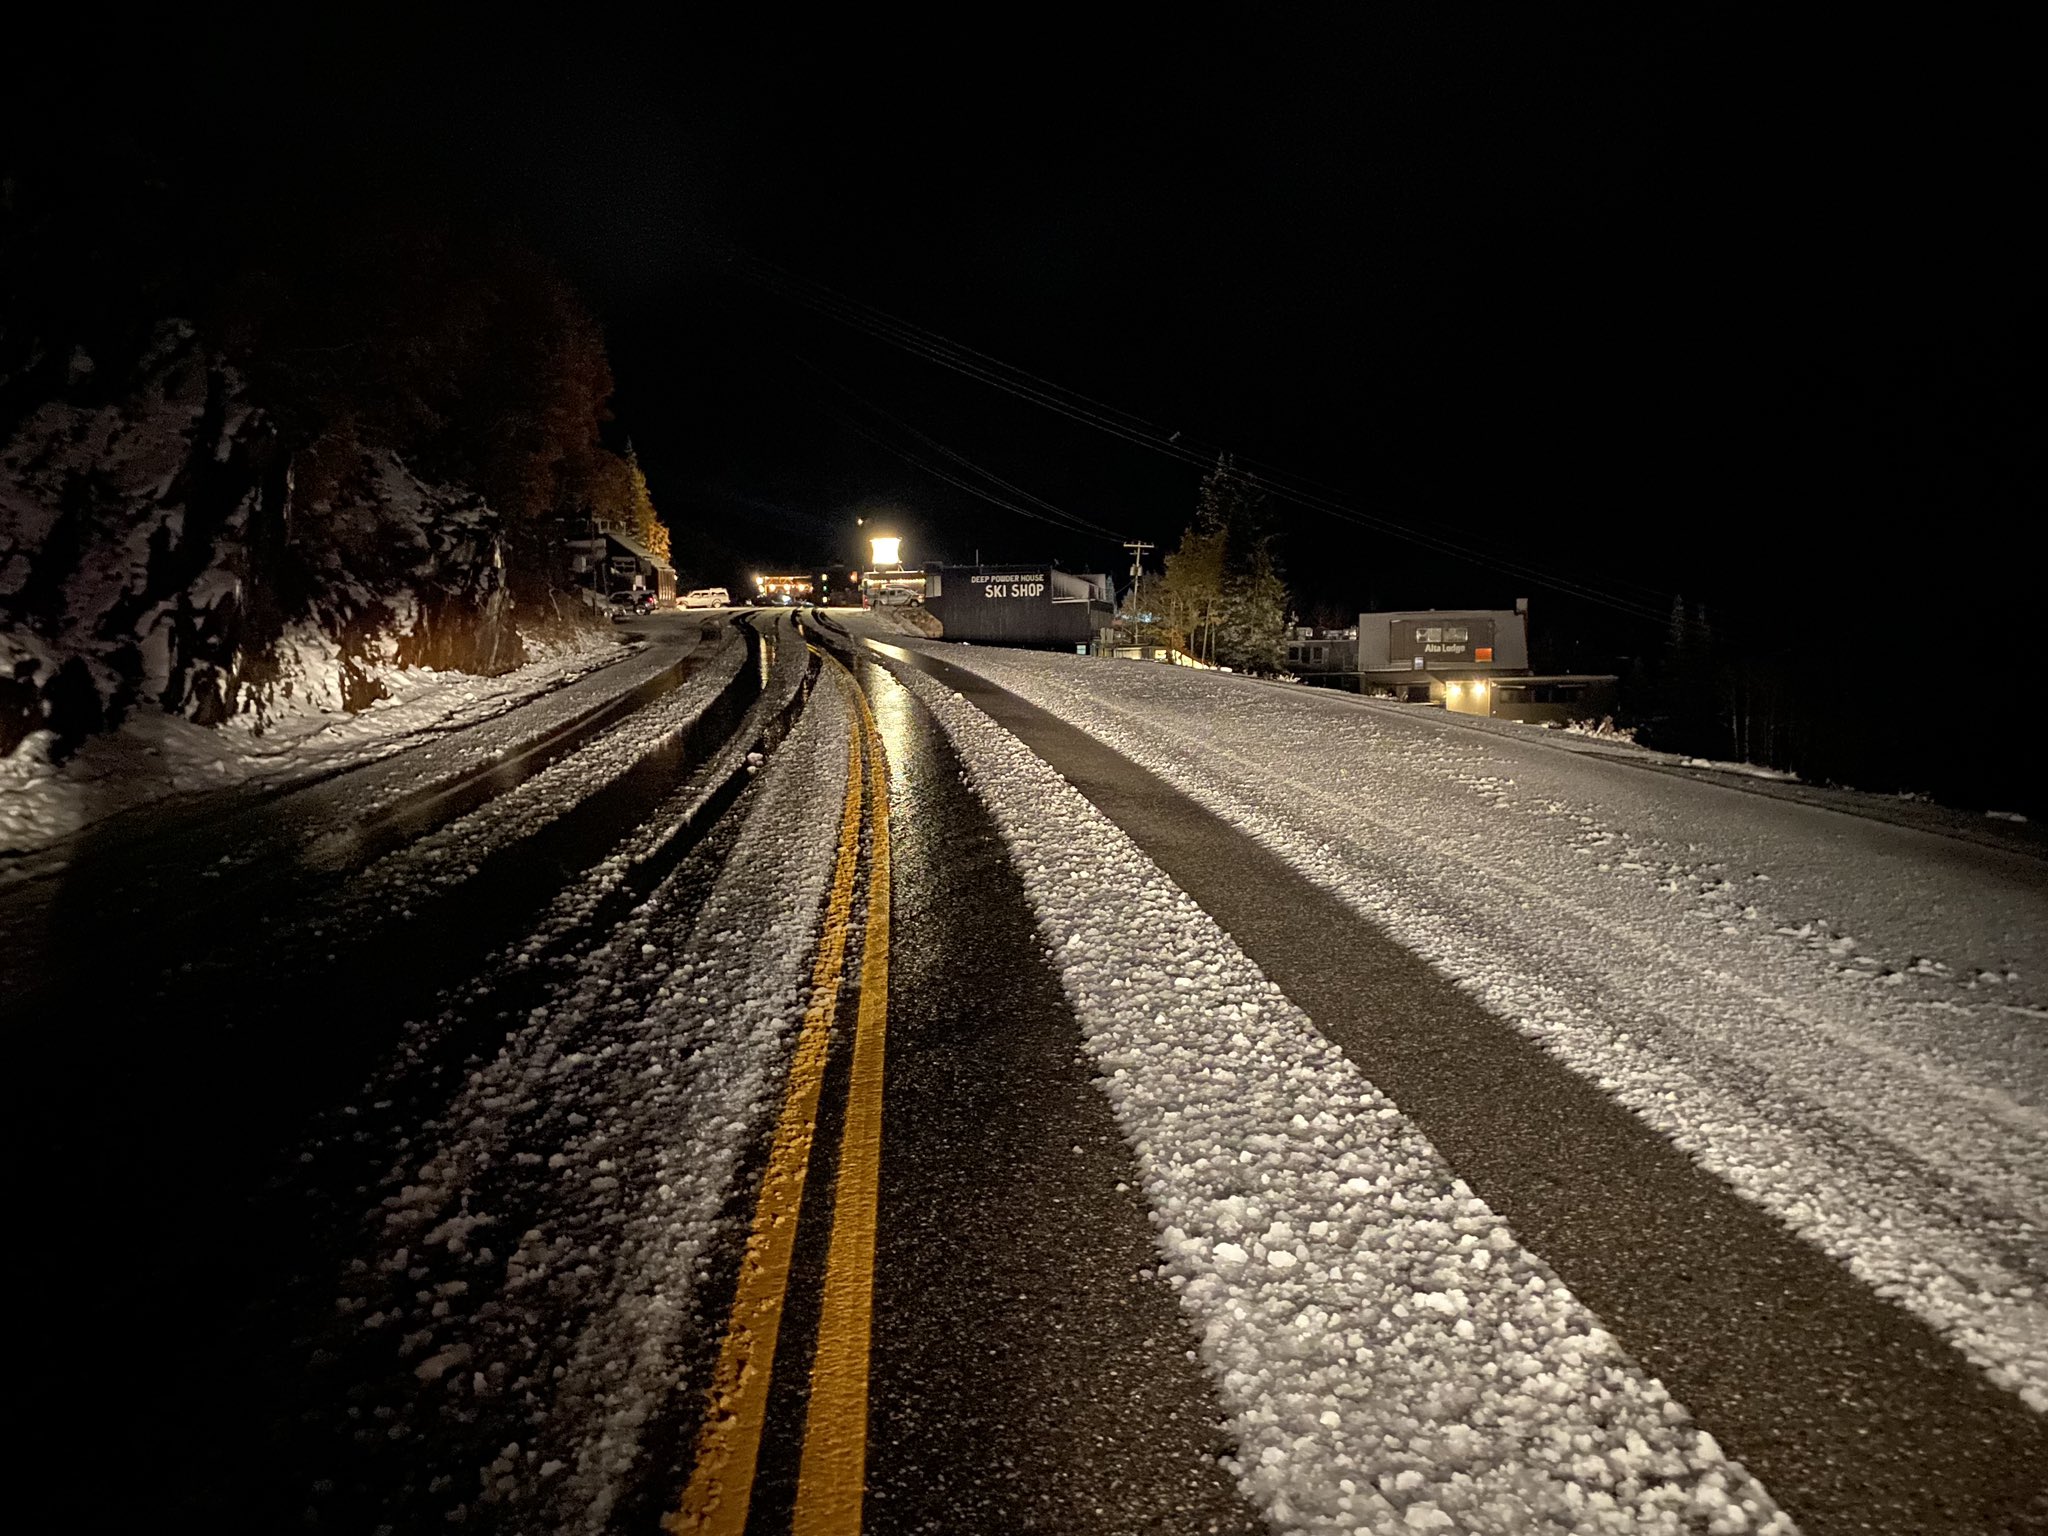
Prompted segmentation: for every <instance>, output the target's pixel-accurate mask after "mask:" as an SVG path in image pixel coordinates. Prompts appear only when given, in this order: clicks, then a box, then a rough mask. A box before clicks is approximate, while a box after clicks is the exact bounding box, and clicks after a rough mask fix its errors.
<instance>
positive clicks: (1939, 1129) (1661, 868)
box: [934, 647, 2048, 1411]
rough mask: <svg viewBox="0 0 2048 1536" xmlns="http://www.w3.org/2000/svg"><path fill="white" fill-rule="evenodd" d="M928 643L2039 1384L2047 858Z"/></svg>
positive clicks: (2019, 1376) (1205, 688) (1385, 716)
mask: <svg viewBox="0 0 2048 1536" xmlns="http://www.w3.org/2000/svg"><path fill="white" fill-rule="evenodd" d="M934 654H942V655H943V656H944V657H945V659H946V660H948V661H951V662H954V663H955V664H957V665H962V666H965V667H967V668H969V669H970V670H972V671H975V672H977V673H979V674H981V675H983V676H986V677H988V678H990V679H991V680H992V681H994V682H997V683H999V684H1000V685H1002V686H1003V687H1005V688H1009V689H1011V690H1013V691H1015V692H1017V693H1018V694H1019V695H1020V696H1022V697H1024V698H1026V699H1028V700H1030V701H1031V702H1033V703H1035V704H1038V705H1039V706H1041V707H1043V708H1046V709H1049V710H1051V711H1052V712H1053V713H1054V714H1056V715H1059V716H1060V717H1062V718H1064V719H1066V720H1069V721H1072V722H1074V723H1076V724H1080V725H1083V726H1084V727H1085V728H1087V729H1088V730H1090V731H1091V733H1092V734H1094V735H1095V736H1097V737H1098V738H1099V739H1101V740H1102V741H1104V742H1105V743H1107V744H1108V745H1110V746H1112V747H1114V748H1116V750H1118V751H1119V752H1122V753H1123V754H1125V755H1126V756H1128V757H1130V758H1132V759H1133V760H1134V761H1136V762H1138V763H1139V764H1141V765H1142V766H1144V767H1146V768H1148V769H1150V770H1152V771H1153V772H1155V773H1158V774H1159V775H1160V776H1161V777H1162V778H1164V779H1166V780H1167V781H1168V782H1170V783H1172V784H1174V785H1175V786H1176V787H1177V788H1179V789H1181V790H1182V791H1184V792H1185V793H1187V794H1189V795H1190V796H1191V797H1192V798H1194V799H1195V800H1196V801H1197V802H1198V803H1200V804H1202V805H1204V806H1206V807H1207V808H1209V809H1210V810H1213V811H1215V812H1216V813H1217V814H1219V815H1221V816H1223V817H1224V818H1225V819H1226V820H1228V821H1230V822H1231V823H1232V824H1234V825H1236V826H1239V827H1241V828H1243V829H1244V830H1245V831H1247V832H1249V833H1250V834H1251V835H1253V836H1255V837H1257V838H1258V839H1259V840H1260V841H1262V842H1264V843H1265V844H1266V845H1267V846H1269V847H1271V848H1273V849H1274V850H1275V851H1276V852H1278V853H1280V854H1281V855H1282V856H1283V857H1284V858H1286V859H1287V860H1288V861H1289V862H1290V863H1292V864H1293V865H1295V867H1297V868H1298V869H1300V870H1301V871H1302V872H1303V873H1304V874H1305V875H1307V876H1308V877H1309V878H1310V879H1312V880H1314V881H1315V882H1316V883H1318V884H1319V885H1321V886H1323V887H1324V888H1325V889H1327V890H1329V891H1331V892H1332V893H1333V894H1335V895H1336V896H1338V897H1339V898H1340V899H1342V900H1343V901H1345V902H1346V903H1347V904H1349V905H1350V906H1352V907H1353V908H1354V909H1356V910H1357V911H1358V912H1360V914H1361V915H1363V916H1365V917H1367V918H1369V919H1370V920H1372V921H1373V922H1375V923H1377V924H1379V925H1380V926H1382V927H1383V928H1384V929H1386V931H1388V932H1389V933H1391V934H1392V935H1393V936H1394V937H1395V938H1396V939H1398V940H1399V941H1400V942H1401V943H1402V944H1404V945H1405V946H1407V947H1408V948H1410V949H1412V950H1414V951H1415V952H1416V953H1418V954H1421V955H1422V956H1423V957H1424V958H1426V959H1428V960H1429V961H1431V962H1432V963H1433V964H1434V965H1436V966H1437V967H1438V968H1439V969H1440V970H1442V971H1443V972H1444V973H1445V974H1446V975H1448V976H1449V977H1450V978H1451V979H1452V980H1454V981H1455V982H1457V983H1458V984H1459V985H1461V986H1462V987H1464V988H1465V989H1466V990H1468V991H1469V992H1471V993H1472V994H1473V995H1475V996H1476V997H1478V998H1479V999H1481V1000H1482V1001H1483V1002H1484V1003H1485V1004H1486V1005H1487V1006H1488V1007H1489V1008H1490V1009H1491V1010H1492V1011H1493V1012H1495V1013H1496V1014H1498V1015H1499V1016H1500V1017H1502V1018H1503V1019H1505V1020H1508V1021H1510V1022H1512V1023H1513V1024H1514V1025H1515V1026H1516V1027H1518V1028H1520V1029H1522V1030H1523V1031H1524V1032H1526V1033H1528V1034H1530V1035H1532V1036H1533V1037H1535V1038H1536V1039H1538V1040H1540V1041H1541V1042H1542V1043H1543V1044H1544V1045H1545V1046H1546V1047H1547V1048H1548V1049H1549V1050H1551V1051H1552V1052H1553V1053H1554V1054H1556V1055H1557V1056H1558V1058H1559V1059H1560V1060H1562V1061H1563V1062H1564V1063H1565V1064H1567V1065H1569V1066H1570V1067H1572V1068H1573V1070H1575V1071H1577V1072H1579V1073H1581V1074H1582V1075H1584V1076H1586V1077H1588V1078H1590V1079H1592V1080H1593V1081H1595V1082H1596V1083H1598V1084H1599V1085H1600V1086H1601V1087H1602V1088H1603V1089H1604V1090H1605V1091H1607V1092H1608V1093H1610V1094H1612V1095H1613V1096H1614V1097H1616V1098H1617V1099H1619V1100H1620V1101H1621V1102H1622V1103H1624V1104H1626V1105H1627V1106H1628V1107H1629V1108H1630V1109H1632V1110H1633V1111H1634V1112H1635V1113H1637V1114H1638V1115H1640V1116H1641V1117H1642V1118H1643V1119H1644V1120H1645V1121H1647V1122H1648V1123H1649V1124H1651V1125H1653V1126H1655V1127H1656V1128H1658V1129H1659V1130H1660V1131H1662V1132H1664V1133H1665V1134H1667V1135H1669V1136H1670V1137H1671V1138H1672V1139H1673V1140H1674V1141H1675V1142H1676V1143H1677V1144H1678V1145H1679V1146H1680V1147H1681V1148H1683V1149H1684V1150H1686V1151H1687V1152H1688V1153H1690V1154H1692V1155H1693V1156H1694V1157H1695V1158H1696V1159H1697V1160H1698V1161H1700V1162H1701V1163H1702V1165H1704V1166H1706V1167H1707V1168H1710V1169H1711V1170H1713V1171H1714V1172H1716V1173H1718V1174H1719V1175H1720V1176H1721V1177H1723V1178H1724V1179H1726V1180H1727V1181H1728V1182H1729V1183H1730V1184H1731V1185H1732V1186H1734V1187H1735V1188H1736V1189H1737V1190H1739V1191H1740V1192H1742V1193H1743V1194H1744V1195H1746V1196H1748V1197H1749V1198H1751V1199H1753V1200H1755V1201H1756V1202H1757V1203H1759V1204H1760V1205H1762V1206H1763V1207H1765V1208H1766V1209H1767V1210H1769V1211H1771V1212H1772V1213H1773V1214H1775V1215H1776V1216H1777V1217H1778V1218H1779V1219H1780V1220H1781V1221H1783V1222H1784V1223H1785V1224H1786V1225H1787V1226H1789V1227H1790V1228H1792V1229H1793V1230H1794V1231H1796V1232H1798V1233H1800V1234H1801V1235H1802V1236H1804V1237H1806V1238H1807V1239H1808V1240H1809V1241H1811V1242H1813V1243H1815V1244H1816V1245H1817V1246H1819V1247H1820V1248H1822V1249H1823V1250H1825V1251H1826V1252H1828V1253H1830V1254H1832V1255H1834V1256H1835V1257H1837V1258H1839V1259H1841V1260H1842V1261H1844V1262H1845V1263H1846V1264H1847V1265H1848V1267H1849V1268H1850V1269H1851V1271H1852V1272H1854V1273H1855V1274H1856V1275H1858V1276H1859V1277H1860V1278H1861V1279H1863V1280H1864V1281H1865V1282H1866V1283H1868V1284H1870V1285H1872V1286H1873V1287H1874V1288H1875V1289H1877V1290H1878V1291H1879V1292H1880V1293H1881V1294H1884V1295H1887V1296H1891V1297H1893V1298H1895V1299H1897V1300H1899V1301H1901V1302H1902V1303H1904V1304H1905V1305H1906V1306H1908V1307H1910V1308H1911V1309H1912V1310H1914V1311H1915V1312H1917V1313H1918V1314H1919V1315H1920V1316H1922V1317H1923V1318H1925V1319H1926V1320H1927V1321H1929V1322H1930V1323H1932V1324H1934V1325H1935V1326H1936V1327H1938V1328H1940V1329H1941V1330H1942V1331H1943V1332H1944V1333H1945V1334H1946V1336H1947V1337H1948V1338H1949V1339H1950V1340H1951V1341H1952V1342H1954V1343H1955V1344H1956V1345H1957V1347H1958V1348H1959V1349H1961V1350H1962V1351H1963V1352H1964V1354H1966V1355H1967V1356H1968V1357H1969V1358H1970V1359H1971V1360H1973V1361H1974V1362H1975V1363H1976V1364H1977V1365H1978V1366H1980V1367H1981V1368H1983V1369H1984V1370H1985V1371H1986V1372H1987V1373H1988V1374H1989V1375H1990V1376H1991V1377H1992V1378H1993V1379H1994V1380H1996V1381H1998V1382H1999V1383H2000V1384H2001V1385H2003V1386H2005V1387H2007V1388H2008V1389H2009V1390H2012V1391H2015V1392H2017V1393H2019V1394H2020V1395H2021V1396H2022V1397H2023V1398H2024V1399H2025V1400H2026V1401H2027V1402H2028V1403H2030V1404H2031V1405H2032V1406H2033V1407H2034V1408H2035V1409H2037V1410H2043V1411H2048V1291H2044V1289H2043V1287H2044V1282H2048V1252H2044V1250H2043V1247H2042V1243H2041V1238H2040V1233H2041V1231H2042V1229H2043V1227H2044V1226H2048V1108H2044V1106H2048V1042H2044V1034H2043V1029H2042V1025H2043V1023H2044V1022H2048V1007H2044V1003H2048V992H2044V990H2043V987H2042V983H2043V980H2044V977H2048V898H2044V896H2043V892H2042V883H2041V879H2040V869H2039V866H2038V865H2037V864H2035V863H2033V862H2031V861H2028V860H2025V859H2023V858H2021V857H2019V856H2017V855H2013V854H2007V853H1993V852H1990V851H1986V850H1980V849H1970V848H1965V847H1962V846H1960V845H1954V844H1950V843H1946V842H1942V841H1939V840H1936V839H1930V838H1924V837H1922V836H1920V835H1919V834H1916V833H1912V832H1907V831H1902V830H1900V829H1898V828H1895V827H1890V826H1886V825H1883V824H1879V823H1859V822H1850V821H1844V820H1842V819H1841V818H1836V817H1831V816H1828V815H1826V814H1825V813H1823V812H1819V811H1815V810H1812V809H1809V808H1807V807H1804V806H1801V805H1798V804H1794V803H1787V802H1782V801H1777V800H1772V799H1764V798H1760V797H1756V796H1751V795H1747V794H1740V793H1734V792H1730V791H1727V790H1722V789H1718V788H1715V787H1712V786H1707V785H1702V784H1698V783H1696V782H1694V781H1692V780H1690V779H1686V778H1683V777H1674V776H1668V775H1664V774H1644V773H1642V772H1640V771H1639V770H1635V769H1631V768H1624V767H1621V766H1618V765H1614V764H1611V763H1606V762H1602V761H1601V760H1600V759H1599V758H1598V757H1597V756H1595V757H1576V756H1568V755H1565V754H1560V753H1555V752H1551V751H1548V750H1545V749H1544V748H1545V747H1547V743H1546V744H1544V747H1534V748H1529V749H1523V750H1519V751H1517V750H1515V748H1514V746H1513V745H1512V744H1511V743H1505V742H1503V743H1500V744H1498V745H1497V744H1496V740H1495V738H1493V737H1491V736H1486V735H1481V734H1477V733H1470V732H1462V731H1454V730H1451V729H1448V728H1446V726H1445V725H1444V723H1443V722H1442V721H1440V720H1431V721H1422V720H1411V719H1410V718H1407V717H1403V716H1401V715H1400V714H1399V713H1398V712H1396V711H1393V710H1392V709H1391V707H1390V708H1389V709H1385V710H1361V709H1358V708H1356V707H1355V706H1354V707H1350V708H1333V707H1331V706H1330V704H1329V703H1328V702H1327V701H1320V700H1318V699H1317V698H1316V697H1315V696H1314V695H1307V694H1304V693H1303V692H1301V691H1298V690H1281V689H1252V688H1247V687H1245V686H1243V685H1241V684H1240V685H1237V686H1234V687H1233V686H1229V685H1228V680H1224V683H1223V685H1220V686H1219V684H1218V682H1217V681H1216V680H1213V679H1204V678H1186V677H1182V676H1179V675H1177V673H1176V671H1175V669H1167V668H1142V667H1137V666H1117V665H1114V664H1110V665H1104V664H1101V663H1087V662H1084V663H1080V664H1075V663H1073V662H1072V661H1071V660H1070V659H1063V658H1054V657H1049V656H1037V655H1032V654H1029V653H1018V652H1009V653H996V652H992V651H988V650H984V649H980V648H972V649H962V648H958V647H947V648H945V649H944V650H943V651H935V652H934Z"/></svg>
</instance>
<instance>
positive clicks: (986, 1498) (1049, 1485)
mask: <svg viewBox="0 0 2048 1536" xmlns="http://www.w3.org/2000/svg"><path fill="white" fill-rule="evenodd" d="M862 672H863V681H864V682H865V684H866V686H867V688H868V691H869V695H870V698H871V699H872V700H873V702H874V704H875V709H876V716H877V721H878V724H879V727H880V729H881V731H882V735H883V739H884V741H885V743H886V744H887V746H888V749H889V755H890V761H891V766H892V770H893V772H894V775H895V783H894V794H895V796H896V804H897V807H898V810H897V814H896V816H895V817H894V818H893V824H894V826H895V828H896V881H895V902H896V924H897V926H896V932H895V943H894V946H893V960H892V976H891V989H890V1010H889V1038H890V1074H889V1078H888V1087H887V1092H886V1097H885V1127H886V1128H885V1133H884V1135H885V1140H884V1148H885V1154H884V1165H883V1166H884V1174H883V1185H882V1206H881V1236H880V1246H879V1250H878V1253H877V1255H876V1296H875V1346H874V1381H873V1403H872V1414H871V1418H870V1428H869V1433H870V1435H871V1437H872V1438H871V1450H870V1460H869V1469H868V1502H867V1515H866V1523H865V1525H864V1527H863V1528H864V1529H865V1530H867V1531H869V1532H872V1533H874V1536H894V1533H910V1532H957V1531H986V1532H997V1531H1059V1532H1071V1533H1074V1536H1123V1533H1139V1532H1145V1533H1152V1532H1157V1533H1161V1536H1166V1533H1186V1536H1196V1533H1206V1532H1228V1533H1238V1532H1243V1533H1252V1532H1257V1531H1261V1530H1263V1529H1264V1522H1263V1521H1261V1520H1259V1519H1257V1518H1256V1517H1255V1516H1254V1515H1253V1514H1252V1512H1251V1511H1250V1510H1249V1509H1248V1508H1247V1507H1246V1506H1245V1505H1244V1503H1243V1502H1242V1501H1241V1500H1240V1499H1239V1497H1238V1495H1237V1493H1236V1491H1235V1489H1234V1487H1233V1486H1232V1483H1231V1480H1230V1478H1229V1477H1228V1476H1227V1475H1226V1474H1225V1473H1224V1472H1223V1471H1222V1470H1221V1469H1220V1468H1219V1467H1218V1465H1217V1457H1218V1456H1219V1455H1220V1454H1222V1453H1223V1452H1225V1451H1226V1450H1227V1449H1228V1446H1227V1444H1226V1442H1225V1441H1224V1440H1223V1438H1222V1436H1221V1434H1220V1433H1219V1430H1218V1420H1219V1417H1220V1413H1219V1410H1218V1408H1217V1407H1216V1404H1215V1401H1214V1398H1213V1395H1212V1393H1211V1392H1210V1389H1209V1385H1208V1382H1207V1379H1206V1376H1205V1374H1204V1373H1203V1371H1202V1370H1201V1368H1200V1367H1199V1366H1197V1365H1196V1364H1195V1363H1194V1362H1193V1361H1191V1360H1190V1358H1189V1354H1190V1351H1191V1348H1192V1344H1193V1336H1192V1335H1191V1333H1190V1332H1189V1330H1188V1327H1187V1325H1186V1324H1185V1323H1184V1322H1183V1321H1182V1320H1181V1317H1180V1313H1179V1308H1178V1306H1177V1304H1176V1303H1175V1301H1174V1298H1173V1295H1172V1293H1171V1292H1170V1291H1169V1290H1168V1289H1167V1287H1166V1286H1165V1285H1164V1284H1163V1283H1161V1282H1158V1281H1155V1280H1153V1279H1152V1278H1151V1266H1152V1264H1153V1249H1152V1236H1151V1234H1152V1228H1151V1224H1150V1222H1149V1221H1148V1219H1147V1217H1146V1214H1145V1206H1144V1197H1143V1195H1142V1194H1141V1193H1140V1191H1139V1190H1138V1188H1137V1175H1136V1171H1135V1168H1134V1166H1133V1163H1132V1159H1131V1154H1130V1151H1129V1149H1128V1147H1127V1146H1126V1145H1125V1143H1124V1141H1123V1138H1122V1136H1121V1134H1120V1133H1119V1132H1118V1130H1117V1127H1116V1124H1115V1122H1114V1119H1113V1117H1112V1115H1111V1112H1110V1108H1109V1103H1108V1100H1107V1099H1106V1098H1104V1096H1103V1095H1102V1093H1101V1091H1100V1090H1099V1089H1098V1088H1096V1086H1095V1085H1094V1083H1093V1081H1092V1076H1093V1069H1092V1067H1091V1066H1090V1065H1089V1064H1088V1063H1087V1062H1085V1060H1084V1059H1083V1057H1082V1055H1081V1034H1080V1027H1079V1025H1078V1024H1077V1023H1076V1022H1075V1020H1074V1017H1073V1015H1072V1013H1071V1012H1070V1011H1069V1009H1068V1007H1067V1003H1066V999H1065V997H1064V995H1063V994H1062V992H1061V990H1060V986H1059V982H1058V980H1057V978H1056V977H1055V976H1054V974H1053V971H1052V968H1051V966H1050V964H1049V963H1048V962H1047V961H1046V959H1045V957H1044V954H1043V951H1042V946H1041V943H1040V940H1039V937H1038V934H1037V930H1036V927H1035V925H1034V921H1033V919H1032V917H1031V913H1030V909H1029V907H1028V905H1027V904H1026V902H1025V899H1024V894H1023V890H1022V888H1021V887H1020V885H1019V884H1018V881H1017V877H1016V875H1015V874H1014V873H1013V872H1012V870H1011V868H1010V866H1009V862H1008V858H1007V856H1006V854H1005V852H1004V850H1003V847H1002V844H1001V842H1000V841H999V840H998V838H997V835H996V831H995V828H994V826H993V825H992V824H991V822H990V821H989V818H988V814H987V812H986V811H984V810H983V809H982V807H981V805H980V803H979V802H978V801H977V800H976V799H975V798H974V796H973V795H972V794H971V793H970V792H969V791H968V789H967V788H966V787H965V786H964V785H963V784H962V783H961V779H960V765H959V762H958V760H957V759H956V758H955V757H954V755H953V752H952V749H951V747H950V746H949V745H948V744H947V742H946V740H945V737H944V733H943V732H942V731H941V730H940V729H939V728H938V726H937V724H936V723H935V722H934V721H933V720H932V719H931V718H930V716H929V715H928V713H927V712H926V711H925V709H924V706H923V705H922V704H920V703H918V702H917V701H916V700H915V699H913V698H912V697H911V696H910V695H909V693H908V692H907V691H906V690H904V689H903V688H902V687H901V685H899V684H897V683H895V682H894V681H893V680H891V679H888V678H887V677H886V676H881V675H878V674H879V669H876V668H871V667H863V668H862Z"/></svg>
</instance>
